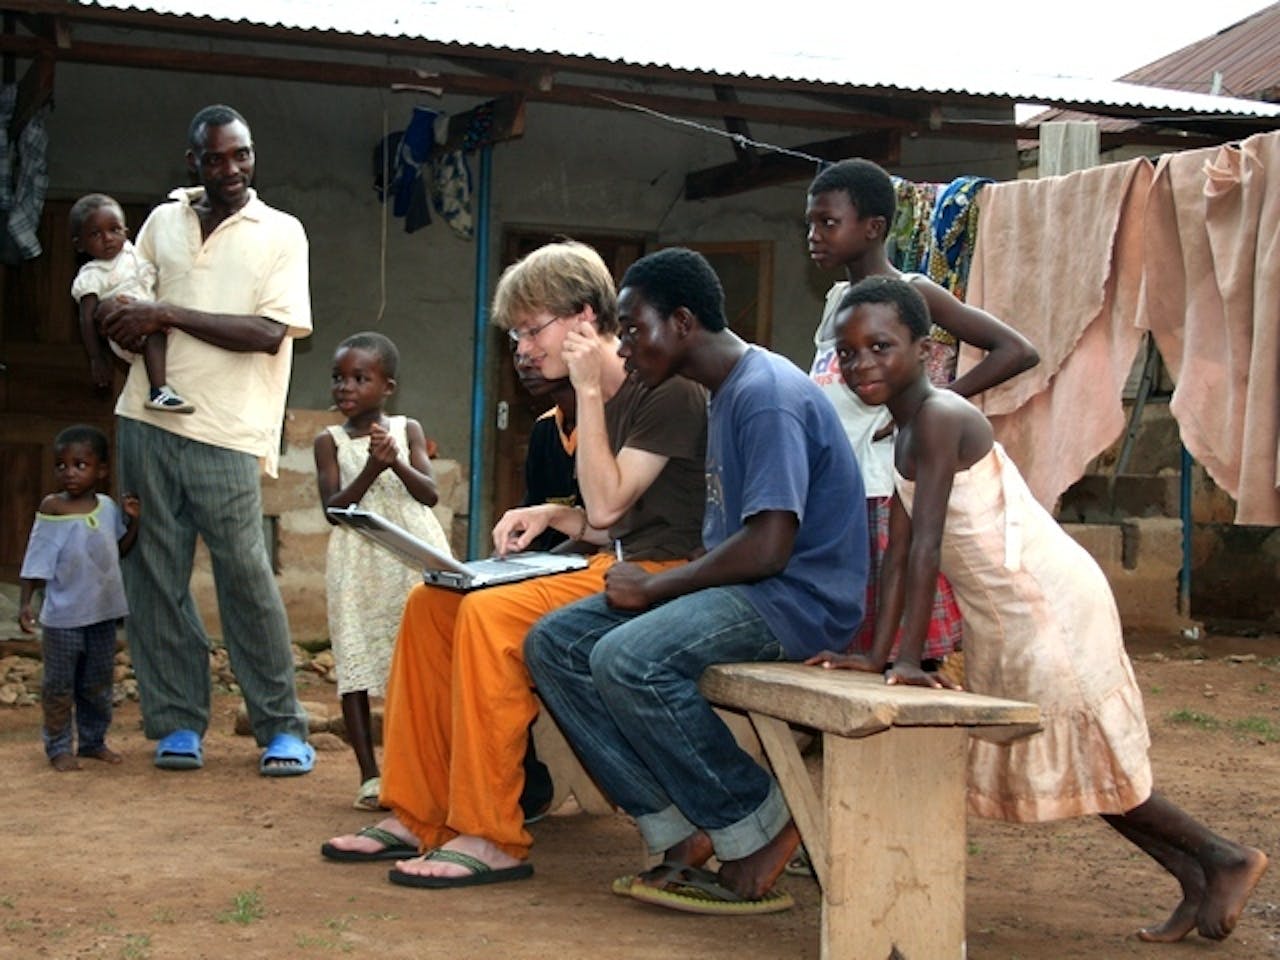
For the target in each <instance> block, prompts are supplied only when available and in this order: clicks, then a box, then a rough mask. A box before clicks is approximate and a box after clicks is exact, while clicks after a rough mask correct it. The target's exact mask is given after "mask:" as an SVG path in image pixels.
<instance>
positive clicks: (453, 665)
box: [380, 553, 684, 859]
mask: <svg viewBox="0 0 1280 960" xmlns="http://www.w3.org/2000/svg"><path fill="white" fill-rule="evenodd" d="M682 562H684V561H672V562H666V563H645V564H644V566H645V567H646V569H649V570H659V569H662V568H664V567H669V566H674V565H675V564H676V563H682ZM613 563H614V559H613V557H612V556H611V555H609V554H605V553H600V554H597V555H595V556H593V557H592V558H591V560H590V564H589V566H587V567H586V569H583V570H575V571H573V572H570V573H561V574H557V575H555V576H549V577H538V578H535V579H533V580H524V581H521V582H520V583H513V584H509V585H507V586H501V587H490V588H488V589H485V590H473V591H471V592H470V593H456V592H454V591H451V590H445V589H442V588H438V587H428V586H426V585H424V584H419V585H418V586H416V587H414V588H413V590H412V591H411V592H410V593H409V599H408V601H407V602H406V603H405V608H404V617H403V619H402V620H401V621H400V632H399V634H398V635H397V636H396V647H395V653H394V654H393V656H392V660H391V675H390V678H389V679H388V682H387V695H386V704H385V707H384V713H383V728H382V742H383V763H382V792H381V794H380V796H381V800H382V803H383V805H384V806H387V807H390V808H391V810H392V811H393V812H394V813H395V815H396V817H397V818H398V819H399V820H400V822H401V823H403V824H404V825H405V826H406V827H408V828H409V829H410V830H412V831H413V833H414V834H415V835H416V836H417V837H418V839H419V840H420V841H421V844H422V849H423V850H429V849H431V848H433V847H438V846H440V845H441V844H443V843H446V842H447V841H449V840H452V839H453V838H454V837H456V836H459V835H463V834H465V835H469V836H476V837H483V838H485V839H486V840H489V841H491V842H492V843H494V844H496V845H497V846H498V847H499V848H500V849H502V850H503V851H504V852H506V853H507V854H509V855H510V856H513V857H517V858H520V859H524V858H526V857H528V855H529V847H530V846H531V845H532V843H533V837H532V836H530V834H529V831H527V830H526V829H525V828H524V814H523V813H522V811H521V809H520V793H521V791H522V790H523V789H524V765H523V763H524V753H525V746H526V744H527V742H528V729H529V724H530V723H532V722H533V719H534V717H535V716H537V713H538V702H537V700H536V698H535V697H534V695H533V690H532V686H533V680H532V678H531V677H530V676H529V671H528V670H527V669H526V668H525V665H524V637H525V634H526V633H527V632H528V630H529V628H530V627H531V626H533V624H534V622H535V621H536V620H537V619H538V618H539V617H541V616H542V615H543V614H545V613H549V612H551V611H552V610H555V609H557V608H558V607H562V606H564V605H565V604H568V603H572V602H573V601H575V600H580V599H582V598H583V597H588V596H591V595H592V594H594V593H599V592H601V591H602V590H603V589H604V573H605V571H606V570H607V569H608V568H609V567H610V566H612V564H613Z"/></svg>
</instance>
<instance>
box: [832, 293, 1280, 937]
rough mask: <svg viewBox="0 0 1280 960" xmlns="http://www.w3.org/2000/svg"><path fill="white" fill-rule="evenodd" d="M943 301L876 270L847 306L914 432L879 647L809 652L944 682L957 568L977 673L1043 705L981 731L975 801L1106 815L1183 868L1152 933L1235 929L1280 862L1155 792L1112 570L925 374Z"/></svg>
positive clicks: (841, 348)
mask: <svg viewBox="0 0 1280 960" xmlns="http://www.w3.org/2000/svg"><path fill="white" fill-rule="evenodd" d="M929 327H930V323H929V311H928V307H927V306H926V304H925V302H924V300H923V298H922V297H921V296H920V294H919V293H918V292H916V291H915V290H914V289H913V288H912V287H911V285H910V284H908V283H904V282H903V281H901V280H895V279H888V278H884V277H873V278H869V279H867V280H864V281H862V282H861V283H859V284H857V285H856V286H854V287H853V288H851V289H850V290H849V292H848V293H847V294H846V295H845V297H844V299H843V300H842V302H841V304H840V308H839V313H838V316H837V319H836V350H837V356H838V359H839V363H840V367H841V372H842V373H843V375H844V379H845V382H846V383H848V384H849V385H850V386H851V387H852V388H853V390H854V391H855V392H856V393H857V395H858V396H859V397H860V398H861V399H862V400H863V402H864V403H867V404H885V405H886V406H887V407H888V408H889V411H890V413H892V414H893V419H894V422H895V423H896V424H897V428H898V435H897V438H896V440H895V443H894V468H895V487H896V490H897V493H896V495H895V497H894V500H893V505H892V508H891V510H892V512H891V516H890V528H889V550H888V553H887V555H886V558H885V570H886V574H885V575H884V577H883V580H882V584H883V586H882V593H881V599H880V604H881V606H880V609H881V619H880V621H879V622H878V623H877V629H876V637H875V642H874V645H873V647H872V650H871V653H870V654H837V653H824V654H820V655H819V656H817V657H814V658H812V659H811V660H810V661H809V662H810V663H813V664H821V665H823V666H826V667H844V668H848V669H855V670H868V671H874V672H880V671H882V670H884V669H885V666H886V663H887V661H888V656H889V650H890V646H891V644H892V642H893V638H894V630H895V628H896V627H897V626H898V625H899V624H901V627H902V639H901V646H900V648H899V652H898V656H897V659H896V660H895V661H894V662H893V664H892V665H891V666H890V668H889V669H888V670H887V672H886V677H887V682H888V683H906V684H916V685H922V686H932V687H939V686H944V685H947V684H946V681H945V680H944V679H943V678H941V677H939V676H938V675H936V674H932V673H926V672H925V671H923V670H922V669H921V668H920V649H921V645H922V642H923V639H924V636H925V633H926V631H927V628H928V617H929V611H930V607H931V597H932V591H933V584H934V582H935V581H936V579H937V575H938V572H939V570H941V572H942V573H943V574H945V575H946V577H947V578H948V579H949V580H950V581H951V583H952V586H953V587H954V589H955V593H956V598H957V600H958V601H959V604H960V609H961V612H962V614H963V616H964V625H965V626H964V633H965V637H964V641H965V655H966V656H965V672H966V682H967V684H968V685H969V687H970V688H971V689H973V690H974V691H976V692H979V693H985V694H990V695H993V696H1000V697H1007V698H1010V699H1014V700H1025V701H1031V702H1034V703H1037V704H1039V705H1040V709H1041V718H1042V722H1043V730H1042V731H1041V732H1040V733H1037V734H1034V735H1032V736H1030V737H1026V738H1023V739H1021V740H1018V741H1015V742H1012V743H993V742H984V741H979V740H974V741H972V746H971V747H970V754H969V806H970V809H971V810H972V811H973V812H974V813H976V814H978V815H980V816H985V817H994V818H999V819H1004V820H1013V821H1043V820H1056V819H1060V818H1064V817H1073V816H1080V815H1083V814H1100V815H1101V816H1102V817H1103V819H1105V820H1106V821H1107V823H1108V824H1110V825H1111V826H1112V827H1114V828H1115V829H1116V830H1117V831H1118V832H1119V833H1120V834H1121V835H1123V836H1124V837H1125V838H1126V839H1128V840H1130V841H1131V842H1133V843H1134V844H1136V845H1137V846H1138V847H1139V848H1141V849H1142V850H1143V851H1144V852H1145V853H1147V854H1148V855H1150V856H1151V857H1152V858H1154V859H1155V860H1156V861H1157V862H1158V863H1159V864H1160V865H1161V866H1163V867H1164V868H1165V869H1166V870H1168V871H1169V872H1170V873H1172V874H1173V876H1174V877H1175V878H1176V879H1177V880H1178V882H1179V884H1180V885H1181V887H1182V901H1181V902H1180V903H1179V904H1178V906H1177V907H1176V908H1175V909H1174V911H1173V913H1172V914H1171V915H1170V916H1169V918H1168V919H1167V920H1166V921H1165V922H1164V923H1162V924H1160V925H1158V926H1155V927H1149V928H1146V929H1143V930H1141V931H1139V934H1138V935H1139V936H1140V937H1141V938H1142V939H1144V940H1158V941H1173V940H1179V939H1181V938H1182V937H1184V936H1186V935H1187V934H1188V933H1190V932H1191V931H1192V930H1193V929H1196V930H1199V932H1200V934H1201V936H1204V937H1209V938H1212V939H1222V938H1224V937H1226V936H1227V935H1228V934H1229V933H1230V932H1231V930H1232V929H1233V928H1234V926H1235V924H1236V922H1237V921H1238V920H1239V918H1240V914H1241V912H1242V911H1243V909H1244V905H1245V903H1246V901H1247V900H1248V897H1249V894H1250V893H1251V892H1252V890H1253V888H1254V887H1255V886H1256V885H1257V883H1258V880H1259V879H1260V878H1261V877H1262V874H1263V872H1264V871H1265V870H1266V866H1267V858H1266V856H1265V855H1264V854H1263V853H1262V852H1261V851H1259V850H1254V849H1252V848H1249V847H1244V846H1241V845H1239V844H1236V843H1232V842H1231V841H1229V840H1226V839H1224V838H1223V837H1220V836H1218V835H1216V834H1214V833H1212V832H1211V831H1209V830H1208V829H1207V828H1206V827H1205V826H1204V825H1202V824H1200V823H1199V822H1197V821H1196V820H1194V819H1193V818H1192V817H1191V816H1190V815H1189V814H1187V813H1186V812H1184V811H1183V810H1181V809H1179V808H1178V807H1177V806H1175V805H1174V804H1173V803H1172V802H1171V801H1169V800H1168V799H1167V798H1165V797H1164V796H1163V795H1162V794H1160V793H1158V792H1154V791H1153V790H1152V777H1151V764H1150V761H1149V759H1148V756H1147V748H1148V745H1149V739H1148V735H1147V725H1146V719H1145V716H1144V714H1143V708H1142V695H1141V693H1140V691H1139V689H1138V685H1137V682H1136V680H1135V678H1134V675H1133V668H1132V666H1131V665H1130V662H1129V658H1128V656H1127V655H1126V653H1125V650H1124V642H1123V637H1122V635H1121V632H1120V620H1119V616H1118V615H1117V613H1116V607H1115V600H1114V598H1113V596H1112V594H1111V590H1110V587H1109V586H1108V584H1107V580H1106V577H1105V576H1104V575H1103V573H1102V571H1101V570H1100V569H1099V568H1098V565H1097V564H1096V563H1095V562H1094V561H1093V558H1092V557H1090V556H1089V554H1088V553H1087V552H1086V551H1085V550H1084V549H1083V548H1082V547H1080V546H1079V545H1078V544H1077V543H1076V542H1075V541H1074V540H1073V539H1072V538H1071V537H1070V536H1069V535H1068V534H1067V533H1066V532H1065V531H1063V530H1062V528H1061V527H1060V526H1059V525H1058V524H1057V522H1056V521H1055V520H1054V519H1053V517H1052V516H1050V515H1049V513H1048V512H1047V511H1046V510H1045V509H1044V508H1043V507H1041V506H1040V504H1039V503H1037V502H1036V500H1035V499H1034V498H1033V497H1032V496H1031V494H1030V492H1029V491H1028V490H1027V487H1026V484H1025V483H1024V482H1023V480H1022V477H1021V475H1020V474H1019V473H1018V470H1017V467H1016V466H1014V464H1013V462H1012V461H1011V460H1009V458H1008V457H1007V456H1006V455H1005V453H1004V450H1003V449H1002V448H1001V447H1000V445H999V444H997V443H995V442H994V437H993V435H992V431H991V425H990V424H989V423H988V422H987V420H986V418H985V417H984V416H983V415H982V414H981V413H980V412H979V411H978V410H977V408H975V407H973V406H972V405H971V404H970V403H968V402H967V401H966V400H964V399H963V398H961V397H959V396H957V395H956V394H954V393H952V392H950V391H947V390H940V389H937V388H936V387H934V386H932V385H931V384H930V383H929V380H928V378H927V376H926V374H925V362H926V357H927V348H926V340H927V337H928V334H929Z"/></svg>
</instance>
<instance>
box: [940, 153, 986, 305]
mask: <svg viewBox="0 0 1280 960" xmlns="http://www.w3.org/2000/svg"><path fill="white" fill-rule="evenodd" d="M993 182H994V181H993V180H992V179H991V178H990V177H972V176H966V177H956V178H955V179H954V180H952V181H951V182H950V183H948V184H947V185H946V186H945V187H943V189H942V192H941V193H939V194H938V200H937V202H936V203H935V204H934V207H933V218H932V221H933V222H932V237H931V238H930V241H929V260H928V270H927V271H926V272H927V273H928V274H929V279H931V280H932V281H934V283H937V284H939V285H940V286H943V287H946V288H947V290H949V291H950V292H951V293H952V294H953V295H954V296H955V297H956V299H957V300H963V299H964V292H965V287H966V286H967V285H968V283H969V265H970V264H971V263H972V262H973V246H974V243H975V241H976V240H977V239H978V203H977V199H978V193H979V192H980V191H981V190H982V188H983V187H985V186H986V185H987V184H988V183H993Z"/></svg>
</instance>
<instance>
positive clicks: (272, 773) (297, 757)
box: [258, 733, 316, 777]
mask: <svg viewBox="0 0 1280 960" xmlns="http://www.w3.org/2000/svg"><path fill="white" fill-rule="evenodd" d="M282 760H283V761H289V762H286V763H281V762H280V761H282ZM315 765H316V749H315V747H313V746H311V744H309V743H303V742H302V741H301V740H299V739H298V738H297V737H295V736H294V735H293V734H291V733H277V734H276V735H275V736H274V737H272V738H271V742H270V743H268V744H267V749H265V750H263V751H262V759H261V760H259V761H258V772H259V773H260V774H262V775H263V776H264V777H300V776H302V775H303V774H304V773H310V772H311V768H312V767H314V766H315Z"/></svg>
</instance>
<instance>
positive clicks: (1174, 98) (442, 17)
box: [74, 0, 1280, 117]
mask: <svg viewBox="0 0 1280 960" xmlns="http://www.w3.org/2000/svg"><path fill="white" fill-rule="evenodd" d="M74 2H75V3H76V4H77V5H79V6H82V7H86V8H100V9H105V10H121V11H140V12H151V13H157V14H164V15H171V16H177V17H192V18H202V19H208V20H213V21H223V22H232V23H245V24H255V25H259V26H266V27H282V28H286V29H291V30H303V31H332V32H336V33H342V34H349V35H354V36H370V37H388V38H400V39H413V40H426V41H430V42H433V43H442V44H450V45H458V46H459V47H460V48H479V49H488V50H499V51H512V52H522V53H531V54H550V55H556V56H560V57H572V58H582V59H583V60H584V61H593V62H603V63H611V64H619V65H622V64H625V65H629V66H634V67H648V68H653V69H663V70H674V71H692V72H697V73H700V74H711V75H715V76H720V77H724V78H726V79H732V78H755V79H760V80H779V81H791V82H798V83H806V84H815V85H829V86H832V87H837V88H838V87H846V88H855V89H859V90H870V91H876V90H884V91H892V90H902V91H910V92H927V93H942V94H945V93H954V94H969V95H973V96H979V97H992V98H998V99H1008V100H1014V101H1019V102H1031V103H1080V104H1094V105H1099V106H1101V105H1106V106H1110V107H1121V108H1126V107H1127V108H1135V109H1137V108H1141V109H1145V110H1163V111H1169V112H1172V113H1179V114H1185V113H1196V114H1217V115H1228V116H1262V117H1270V116H1280V106H1272V105H1266V104H1259V103H1257V102H1254V101H1249V100H1241V99H1236V98H1229V97H1214V96H1209V95H1208V94H1205V93H1192V92H1182V91H1176V90H1168V89H1161V88H1157V87H1150V86H1141V85H1138V84H1134V83H1122V82H1116V81H1110V80H1090V79H1082V78H1076V77H1061V76H1038V75H1033V74H1027V73H1018V72H1011V71H1007V70H999V69H993V68H988V67H985V66H984V65H981V64H974V63H962V62H961V61H957V62H955V63H947V64H917V63H911V64H905V63H904V62H903V58H902V57H901V56H900V55H895V56H893V57H892V58H889V57H886V59H885V61H884V62H882V63H876V62H873V57H874V54H873V53H872V52H871V50H872V49H874V48H875V47H877V46H884V47H889V46H891V45H890V44H884V45H876V44H868V45H864V46H863V47H860V50H859V55H858V56H857V57H844V56H839V57H837V56H815V55H813V54H812V53H806V52H804V51H797V50H789V49H787V48H786V47H778V46H777V45H776V44H775V43H774V41H773V39H772V38H771V36H770V33H769V31H767V30H762V31H761V32H760V37H759V42H758V43H753V45H752V46H751V47H750V48H748V47H747V46H746V45H745V44H743V43H741V42H738V41H737V39H736V38H735V41H734V42H708V37H707V35H706V34H705V33H704V32H702V31H699V30H692V29H688V28H687V27H685V26H673V25H672V23H671V22H669V21H667V20H664V19H663V18H660V17H655V16H653V15H651V14H648V13H646V11H645V9H644V8H643V7H642V6H639V7H636V8H635V9H634V12H632V13H629V14H627V15H625V16H623V17H622V18H621V22H619V21H618V20H615V19H614V18H611V17H608V16H606V15H602V14H601V7H600V5H599V4H598V3H587V2H585V0H578V3H576V4H575V3H573V2H572V0H570V2H567V3H564V4H557V5H556V7H555V8H554V12H553V11H552V10H550V9H549V8H548V7H547V6H546V5H544V4H521V3H518V2H512V0H394V2H392V0H363V2H360V3H353V2H350V0H222V2H219V3H211V2H208V0H203V2H202V0H150V2H147V0H142V2H127V0H74ZM575 11H576V14H577V15H573V14H574V13H575ZM566 12H567V13H568V14H569V16H565V14H566ZM742 15H744V16H749V15H750V13H748V12H746V11H743V14H742ZM864 50H867V53H866V55H864V52H863V51H864ZM460 52H463V51H461V50H460ZM898 53H900V52H898Z"/></svg>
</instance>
